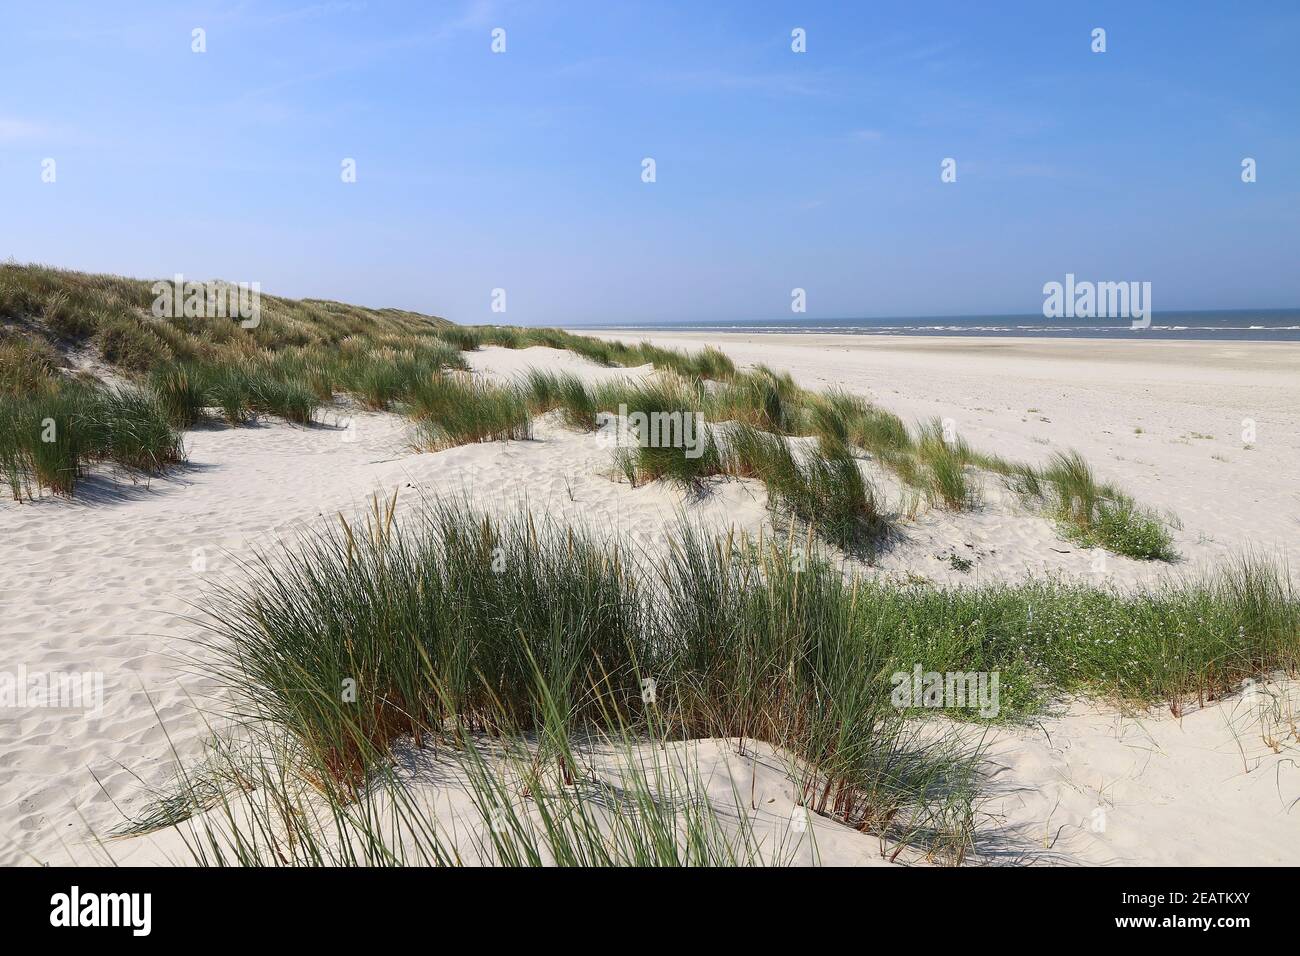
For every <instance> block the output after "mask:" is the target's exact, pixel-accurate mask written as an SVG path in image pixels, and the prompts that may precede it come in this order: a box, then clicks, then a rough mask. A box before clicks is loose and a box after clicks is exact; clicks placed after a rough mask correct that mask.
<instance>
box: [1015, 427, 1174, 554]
mask: <svg viewBox="0 0 1300 956" xmlns="http://www.w3.org/2000/svg"><path fill="white" fill-rule="evenodd" d="M1010 483H1011V486H1012V487H1013V488H1015V489H1016V490H1018V491H1019V492H1020V493H1021V494H1022V495H1023V496H1024V497H1026V498H1028V499H1031V500H1036V501H1039V502H1043V503H1045V504H1046V506H1047V510H1048V513H1049V514H1051V515H1052V516H1053V517H1054V518H1055V519H1056V520H1057V523H1058V526H1059V527H1060V529H1061V533H1062V535H1064V536H1065V537H1066V538H1067V539H1069V540H1071V541H1074V542H1076V543H1078V544H1080V545H1082V546H1083V547H1101V548H1106V549H1107V550H1109V551H1112V552H1114V553H1115V554H1121V555H1125V556H1126V557H1131V558H1136V559H1138V560H1144V561H1175V560H1177V558H1178V552H1177V550H1176V549H1175V548H1174V544H1173V538H1172V536H1171V535H1170V533H1169V530H1168V527H1167V526H1166V523H1165V522H1164V521H1162V520H1161V519H1160V518H1159V517H1157V516H1156V515H1155V514H1153V513H1152V512H1151V511H1149V510H1147V509H1143V508H1140V507H1139V506H1138V505H1137V504H1136V503H1135V502H1134V501H1133V499H1132V498H1131V497H1129V496H1128V495H1126V494H1124V493H1123V492H1122V491H1120V490H1119V489H1117V488H1115V487H1114V486H1113V485H1109V484H1101V483H1099V482H1098V481H1097V480H1096V478H1095V477H1094V476H1093V472H1092V467H1091V466H1090V465H1089V464H1088V462H1087V460H1086V459H1085V458H1084V457H1083V456H1082V455H1081V454H1079V453H1078V452H1077V451H1072V452H1056V453H1055V454H1054V455H1053V456H1052V459H1051V460H1050V461H1049V462H1048V464H1047V466H1046V467H1045V468H1042V469H1034V468H1030V467H1022V468H1019V469H1016V470H1014V471H1013V472H1012V475H1011V478H1010Z"/></svg>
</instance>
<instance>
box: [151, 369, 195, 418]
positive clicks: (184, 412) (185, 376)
mask: <svg viewBox="0 0 1300 956" xmlns="http://www.w3.org/2000/svg"><path fill="white" fill-rule="evenodd" d="M205 386H206V379H205V377H204V373H203V370H202V369H201V368H199V367H198V366H195V365H180V364H178V365H173V366H170V367H167V368H161V369H158V370H157V371H156V372H154V374H153V375H152V376H151V378H150V380H149V387H150V388H151V389H152V391H153V393H154V395H155V396H157V400H158V404H159V405H160V406H161V407H162V409H163V413H164V414H165V415H166V416H167V420H168V421H169V422H171V424H172V425H174V426H176V427H177V428H193V427H194V426H195V425H197V424H198V423H199V421H200V420H202V418H203V415H204V412H205V410H206V409H207V407H208V396H207V389H206V387H205Z"/></svg>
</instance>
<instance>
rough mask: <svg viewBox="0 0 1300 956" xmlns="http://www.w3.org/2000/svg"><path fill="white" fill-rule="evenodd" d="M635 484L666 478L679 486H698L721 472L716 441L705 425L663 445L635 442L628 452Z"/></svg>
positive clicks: (697, 488) (722, 464)
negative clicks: (684, 438)
mask: <svg viewBox="0 0 1300 956" xmlns="http://www.w3.org/2000/svg"><path fill="white" fill-rule="evenodd" d="M632 461H633V468H634V469H635V472H636V478H635V480H634V481H633V482H632V484H633V485H638V484H641V483H643V482H647V481H669V482H671V483H673V484H676V485H679V486H681V487H683V488H687V489H692V490H699V488H700V486H701V484H702V483H703V482H704V480H705V479H707V478H712V477H714V476H717V475H721V474H724V473H725V466H724V463H723V459H722V455H721V453H720V452H719V450H718V445H717V442H716V441H715V440H714V438H713V435H712V434H711V433H710V432H709V430H708V429H707V428H706V427H703V426H701V427H700V428H699V429H698V431H696V430H693V434H692V436H691V438H690V440H689V441H680V442H673V443H668V444H664V445H659V444H649V443H646V442H644V441H642V442H638V443H637V445H636V446H635V450H634V452H633V454H632Z"/></svg>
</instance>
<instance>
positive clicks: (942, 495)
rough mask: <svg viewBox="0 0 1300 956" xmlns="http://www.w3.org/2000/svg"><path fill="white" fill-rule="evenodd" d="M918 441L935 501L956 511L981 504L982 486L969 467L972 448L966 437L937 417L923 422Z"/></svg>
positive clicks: (929, 490)
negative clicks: (953, 433)
mask: <svg viewBox="0 0 1300 956" xmlns="http://www.w3.org/2000/svg"><path fill="white" fill-rule="evenodd" d="M915 445H916V454H917V458H918V459H919V461H920V463H921V465H922V475H923V476H924V477H923V480H924V481H925V483H926V491H927V493H928V494H929V495H930V497H931V501H932V502H934V503H936V504H938V505H940V506H941V507H944V508H947V509H949V510H952V511H965V510H969V509H971V508H974V507H976V506H977V505H978V504H979V492H978V489H977V487H976V485H975V482H974V480H973V478H972V476H971V475H970V474H969V473H968V471H967V468H966V466H967V464H968V463H969V462H970V460H971V450H970V446H969V445H967V444H966V441H965V439H962V438H960V437H957V436H955V435H952V434H951V433H950V432H949V431H947V430H946V429H945V427H944V423H943V422H942V421H940V420H939V419H937V418H935V419H931V420H930V421H928V422H925V423H923V424H922V425H921V426H920V429H919V433H918V435H917V439H916V443H915Z"/></svg>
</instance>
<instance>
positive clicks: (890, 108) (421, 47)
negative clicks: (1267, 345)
mask: <svg viewBox="0 0 1300 956" xmlns="http://www.w3.org/2000/svg"><path fill="white" fill-rule="evenodd" d="M3 17H4V28H3V32H2V33H0V81H2V82H0V258H10V257H12V258H14V259H16V260H18V261H20V262H27V261H37V262H47V263H51V264H55V265H61V266H68V267H73V268H79V269H86V270H90V271H96V272H118V273H123V274H128V275H137V276H146V277H157V276H170V275H172V274H174V273H177V272H181V273H184V274H185V275H186V276H187V277H191V278H210V277H222V278H226V279H230V280H234V281H257V282H260V283H261V284H262V288H263V289H264V290H266V291H269V292H276V293H281V294H286V295H294V296H300V295H310V296H317V297H328V298H337V299H343V300H347V301H355V302H360V303H364V304H368V305H392V306H400V307H405V308H411V309H418V310H421V311H425V312H431V313H435V314H440V315H445V316H447V317H449V318H452V319H455V320H457V321H463V322H485V321H503V320H504V321H509V322H515V323H520V324H536V323H545V324H578V323H600V322H610V323H630V322H638V321H658V322H663V321H674V320H709V321H733V320H741V319H777V318H787V317H790V314H791V313H790V292H791V289H793V288H795V287H801V288H804V289H806V290H807V303H808V311H807V315H808V317H809V318H833V317H851V316H889V315H951V314H972V313H976V314H983V313H1002V312H1024V313H1028V312H1036V311H1038V310H1039V309H1040V308H1041V305H1042V301H1043V297H1042V286H1043V283H1045V282H1048V281H1052V280H1061V279H1063V277H1064V275H1065V273H1067V272H1073V273H1075V274H1076V275H1077V276H1078V277H1079V278H1080V279H1089V278H1091V279H1095V280H1105V281H1120V280H1142V281H1150V282H1151V283H1152V289H1153V292H1152V296H1153V301H1154V304H1155V307H1156V310H1157V311H1160V310H1162V309H1187V308H1191V309H1197V308H1204V309H1214V308H1263V307H1271V306H1297V305H1300V57H1297V56H1296V55H1295V47H1296V45H1297V41H1298V40H1300V5H1297V4H1295V3H1293V2H1281V3H1268V2H1256V3H1249V4H1240V3H1226V2H1225V3H1215V4H1211V3H1197V2H1179V3H1172V2H1171V3H1154V2H1152V3H1132V2H1128V3H1087V4H1075V3H1055V2H1046V0H1036V2H1028V3H994V2H989V3H971V2H953V3H946V2H928V3H924V4H919V3H910V2H909V3H875V2H873V3H842V4H832V3H811V4H808V3H803V4H796V3H764V2H753V0H747V2H735V3H704V2H696V3H669V2H663V0H657V2H646V3H636V2H628V3H618V2H613V0H609V2H600V3H578V2H564V3H559V2H556V3H540V2H536V3H510V2H452V3H397V2H391V3H389V2H373V0H372V2H367V3H349V2H335V3H329V2H326V3H317V4H312V3H310V2H309V0H296V2H295V0H289V2H286V3H229V2H226V3H218V2H212V3H198V4H187V3H158V4H150V3H135V4H110V3H103V2H86V3H59V2H47V3H41V4H16V3H15V4H8V5H6V8H5V10H4V13H3ZM196 27H200V28H203V29H204V30H205V31H206V39H207V52H206V53H203V54H195V53H193V52H191V31H192V30H193V29H194V28H196ZM498 27H500V28H502V29H504V30H505V31H506V34H505V36H506V52H505V53H502V54H494V53H493V52H492V51H491V42H492V38H491V32H492V30H493V29H494V28H498ZM795 27H802V28H803V29H805V30H806V33H807V52H806V53H803V54H797V53H794V52H792V50H791V38H790V32H791V30H792V29H794V28H795ZM1094 27H1102V28H1104V29H1105V30H1106V31H1107V34H1106V40H1107V51H1106V52H1105V53H1101V54H1097V53H1093V52H1092V51H1091V49H1090V44H1091V38H1090V34H1091V31H1092V29H1093V28H1094ZM645 157H653V158H654V159H655V162H656V173H657V181H656V182H654V183H644V182H642V179H641V169H642V167H641V161H642V159H643V158H645ZM946 157H952V158H954V159H956V161H957V181H956V182H955V183H942V182H941V181H940V163H941V161H942V160H943V159H944V158H946ZM1243 157H1253V158H1254V159H1255V160H1256V161H1257V163H1258V181H1257V182H1255V183H1253V184H1249V185H1247V184H1244V183H1242V182H1241V175H1240V173H1241V166H1240V164H1241V161H1242V159H1243ZM45 158H53V159H54V160H55V161H56V163H57V167H56V172H57V181H56V182H54V183H52V184H51V183H43V182H42V181H41V163H42V160H43V159H45ZM344 158H354V159H355V160H356V163H357V182H355V183H343V182H342V181H341V178H340V168H341V167H340V164H341V162H342V160H343V159H344ZM494 288H504V289H505V290H506V293H507V300H506V301H507V306H508V311H507V313H506V314H505V315H504V316H503V315H497V314H493V313H492V312H491V311H490V303H491V295H492V290H493V289H494Z"/></svg>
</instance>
